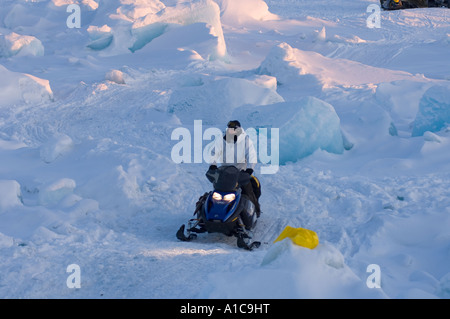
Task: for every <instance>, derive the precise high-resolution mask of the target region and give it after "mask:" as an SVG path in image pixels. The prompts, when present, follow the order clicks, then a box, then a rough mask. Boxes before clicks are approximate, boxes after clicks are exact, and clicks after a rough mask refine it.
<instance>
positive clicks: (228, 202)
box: [176, 166, 261, 250]
mask: <svg viewBox="0 0 450 319" xmlns="http://www.w3.org/2000/svg"><path fill="white" fill-rule="evenodd" d="M207 177H208V179H209V180H210V181H211V182H212V183H213V185H214V190H213V191H210V192H206V193H204V194H203V195H202V196H200V198H199V199H198V201H197V203H196V206H195V211H194V218H192V219H190V220H189V221H188V223H187V228H186V225H185V224H183V225H182V226H181V227H180V229H179V230H178V232H177V233H176V237H177V238H178V239H179V240H181V241H191V240H193V239H195V238H197V234H199V233H205V232H208V233H221V234H224V235H226V236H230V237H231V236H235V237H236V238H237V246H238V247H239V248H244V249H247V250H252V249H253V248H258V247H259V246H260V245H261V243H260V242H258V241H254V242H251V238H252V232H253V230H254V228H255V226H256V222H257V220H258V216H257V214H256V212H255V205H254V204H253V202H252V201H251V200H250V199H249V197H248V196H247V195H245V194H242V189H241V187H240V185H244V184H245V183H248V182H249V180H248V179H249V178H251V177H250V175H249V174H247V173H245V172H241V171H239V169H237V168H236V167H234V166H221V167H218V168H217V169H216V170H215V171H214V173H210V172H209V171H208V173H207Z"/></svg>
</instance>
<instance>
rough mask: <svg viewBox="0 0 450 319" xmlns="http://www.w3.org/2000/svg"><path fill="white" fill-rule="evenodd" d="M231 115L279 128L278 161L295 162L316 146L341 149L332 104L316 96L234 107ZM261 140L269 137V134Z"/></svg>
mask: <svg viewBox="0 0 450 319" xmlns="http://www.w3.org/2000/svg"><path fill="white" fill-rule="evenodd" d="M233 118H239V119H242V121H243V123H247V126H249V127H253V128H256V127H257V128H263V127H265V128H278V129H279V156H280V164H286V163H287V162H296V161H298V160H300V159H302V158H304V157H307V156H309V155H311V154H312V153H314V152H315V151H316V150H324V151H327V152H330V153H335V154H342V153H343V152H344V138H343V135H342V130H341V127H340V119H339V117H338V115H337V114H336V111H335V110H334V108H333V106H332V105H330V104H329V103H326V102H324V101H322V100H320V99H318V98H315V97H305V98H303V99H301V100H299V101H292V102H283V103H276V104H271V105H265V106H257V107H254V106H252V107H250V106H247V107H241V108H238V109H237V110H235V112H234V113H233ZM264 140H268V141H270V140H271V138H270V137H268V138H266V139H264ZM260 147H266V146H264V145H260ZM274 147H275V145H273V144H272V145H271V147H270V148H269V149H272V151H274V149H273V148H274Z"/></svg>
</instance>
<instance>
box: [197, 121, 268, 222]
mask: <svg viewBox="0 0 450 319" xmlns="http://www.w3.org/2000/svg"><path fill="white" fill-rule="evenodd" d="M257 160H258V158H257V154H256V150H255V148H254V145H253V142H252V140H251V139H250V137H249V136H248V135H247V134H246V133H245V131H244V129H243V128H242V127H241V123H240V122H239V121H237V120H233V121H229V122H228V124H227V130H226V132H225V135H224V136H223V147H222V148H221V149H219V150H218V151H217V152H215V153H214V154H213V157H212V162H211V165H210V167H209V169H208V171H207V172H206V176H207V178H208V180H209V181H210V182H212V183H213V182H214V181H215V180H216V178H217V164H222V166H230V165H231V166H235V167H236V168H238V169H239V170H240V171H241V173H240V176H239V185H241V189H242V194H246V195H247V196H248V197H249V198H250V200H251V201H252V202H253V204H254V205H255V212H256V214H257V216H258V217H259V216H260V214H261V208H260V205H259V201H258V198H259V196H260V195H261V193H260V184H259V181H258V179H257V178H256V177H255V176H254V175H253V172H254V168H255V165H256V163H257ZM254 186H255V188H254ZM255 191H256V194H255Z"/></svg>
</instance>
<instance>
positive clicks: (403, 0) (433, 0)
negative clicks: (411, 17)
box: [380, 0, 450, 10]
mask: <svg viewBox="0 0 450 319" xmlns="http://www.w3.org/2000/svg"><path fill="white" fill-rule="evenodd" d="M380 4H381V7H382V8H383V9H385V10H398V9H408V8H431V7H446V8H450V0H380Z"/></svg>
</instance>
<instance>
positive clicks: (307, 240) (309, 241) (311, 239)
mask: <svg viewBox="0 0 450 319" xmlns="http://www.w3.org/2000/svg"><path fill="white" fill-rule="evenodd" d="M287 237H288V238H290V239H291V240H292V242H293V243H294V244H296V245H299V246H302V247H306V248H310V249H314V248H315V247H316V246H317V245H318V244H319V237H318V236H317V234H316V232H314V231H312V230H309V229H305V228H293V227H291V226H286V228H285V229H284V230H283V231H282V232H281V234H280V236H278V238H277V239H275V241H274V243H276V242H277V241H281V240H283V239H285V238H287Z"/></svg>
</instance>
